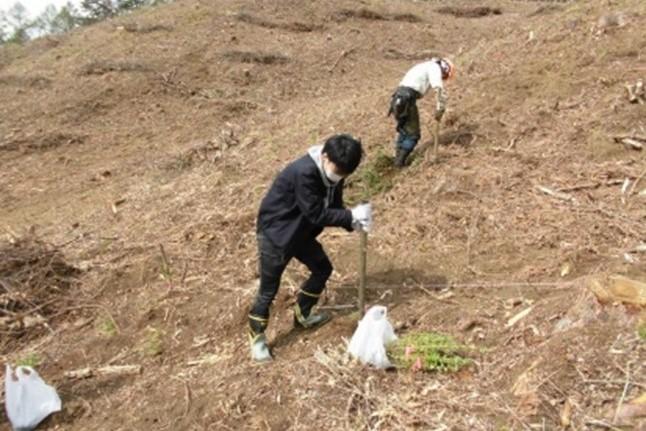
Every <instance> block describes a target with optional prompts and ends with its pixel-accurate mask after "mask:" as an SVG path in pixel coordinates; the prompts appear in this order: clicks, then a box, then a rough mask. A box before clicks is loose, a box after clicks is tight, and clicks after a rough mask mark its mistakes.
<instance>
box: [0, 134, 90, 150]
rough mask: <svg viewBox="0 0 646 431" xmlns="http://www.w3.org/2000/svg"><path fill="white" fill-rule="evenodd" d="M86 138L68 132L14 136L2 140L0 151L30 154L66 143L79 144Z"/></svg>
mask: <svg viewBox="0 0 646 431" xmlns="http://www.w3.org/2000/svg"><path fill="white" fill-rule="evenodd" d="M85 138H86V137H85V136H81V135H74V134H68V133H51V134H44V135H33V136H28V137H24V138H14V139H8V140H6V141H4V142H0V152H2V151H11V152H14V151H17V152H21V153H23V154H29V153H34V152H41V151H47V150H52V149H55V148H58V147H61V146H64V145H79V144H82V143H83V142H85Z"/></svg>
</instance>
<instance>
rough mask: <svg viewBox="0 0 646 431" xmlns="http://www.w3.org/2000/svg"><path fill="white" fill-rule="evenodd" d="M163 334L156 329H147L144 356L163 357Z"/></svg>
mask: <svg viewBox="0 0 646 431" xmlns="http://www.w3.org/2000/svg"><path fill="white" fill-rule="evenodd" d="M162 336H163V333H162V331H160V330H159V329H156V328H151V327H149V328H147V329H146V338H145V340H144V345H143V349H142V351H143V354H144V355H146V356H158V355H161V354H162V352H163V351H164V346H163V340H162Z"/></svg>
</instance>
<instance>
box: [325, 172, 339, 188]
mask: <svg viewBox="0 0 646 431" xmlns="http://www.w3.org/2000/svg"><path fill="white" fill-rule="evenodd" d="M325 176H326V177H327V179H328V180H330V182H331V183H333V184H336V183H338V182H339V181H341V180H342V179H343V176H342V175H339V174H337V173H334V172H332V171H331V170H328V169H325Z"/></svg>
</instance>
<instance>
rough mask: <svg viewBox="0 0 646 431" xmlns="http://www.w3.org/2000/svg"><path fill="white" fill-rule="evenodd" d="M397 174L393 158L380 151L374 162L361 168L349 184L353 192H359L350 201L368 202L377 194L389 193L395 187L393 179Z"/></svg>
mask: <svg viewBox="0 0 646 431" xmlns="http://www.w3.org/2000/svg"><path fill="white" fill-rule="evenodd" d="M395 173H396V172H395V170H394V168H393V158H392V157H391V156H388V155H387V154H386V153H384V152H383V151H379V152H378V153H377V155H376V156H375V158H374V160H372V161H371V162H370V163H368V164H366V165H365V166H363V167H362V168H360V169H359V171H358V172H357V173H356V176H355V177H354V178H352V179H351V180H350V181H349V182H348V185H349V186H350V187H351V188H352V189H353V191H354V190H356V191H357V192H355V193H352V195H351V196H350V197H349V199H348V201H349V202H357V201H362V200H364V201H367V200H370V199H371V198H372V197H373V196H375V195H377V194H380V193H385V192H387V191H388V190H390V189H391V188H392V186H393V181H392V178H393V176H394V174H395Z"/></svg>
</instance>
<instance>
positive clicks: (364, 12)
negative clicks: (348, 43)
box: [331, 8, 423, 23]
mask: <svg viewBox="0 0 646 431" xmlns="http://www.w3.org/2000/svg"><path fill="white" fill-rule="evenodd" d="M331 19H332V20H333V21H336V22H344V21H346V20H349V19H365V20H370V21H401V22H409V23H418V22H422V21H423V20H422V19H421V18H420V17H418V16H417V15H414V14H409V13H405V14H387V13H379V12H375V11H373V10H371V9H366V8H361V9H342V10H339V11H337V12H335V13H334V14H332V16H331Z"/></svg>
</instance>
